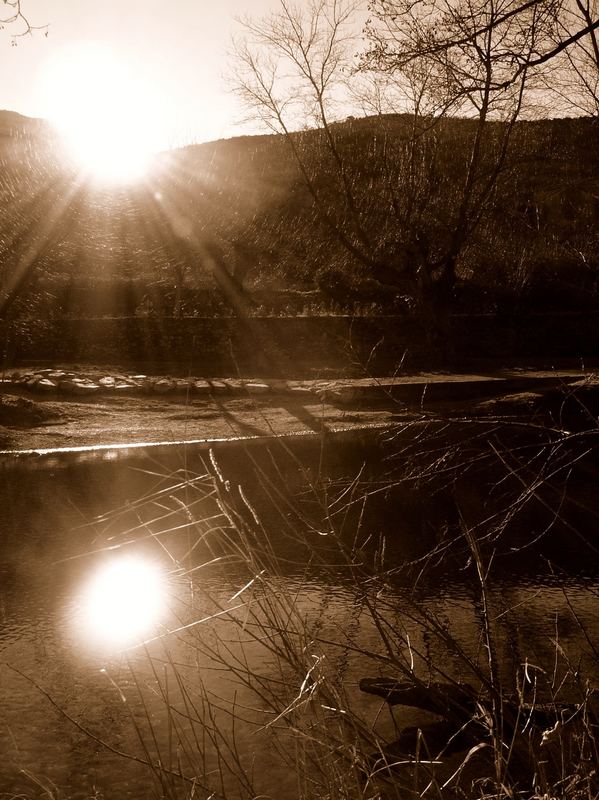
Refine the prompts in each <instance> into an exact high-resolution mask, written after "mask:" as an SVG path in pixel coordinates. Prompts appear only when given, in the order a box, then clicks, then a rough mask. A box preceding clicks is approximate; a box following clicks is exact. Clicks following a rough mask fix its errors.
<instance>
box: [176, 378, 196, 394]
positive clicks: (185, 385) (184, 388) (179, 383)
mask: <svg viewBox="0 0 599 800" xmlns="http://www.w3.org/2000/svg"><path fill="white" fill-rule="evenodd" d="M191 385H192V384H191V382H190V381H188V380H185V379H182V378H179V379H177V380H176V381H175V391H177V392H183V393H185V394H186V393H187V392H188V391H189V390H190V389H191Z"/></svg>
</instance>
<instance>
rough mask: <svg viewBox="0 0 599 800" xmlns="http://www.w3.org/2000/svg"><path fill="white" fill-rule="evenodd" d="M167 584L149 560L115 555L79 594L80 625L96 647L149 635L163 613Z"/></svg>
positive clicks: (110, 645) (126, 641) (117, 645)
mask: <svg viewBox="0 0 599 800" xmlns="http://www.w3.org/2000/svg"><path fill="white" fill-rule="evenodd" d="M165 605H166V583H165V579H164V576H163V574H162V571H161V570H160V568H159V567H158V565H157V564H155V563H154V562H152V561H149V560H147V559H145V558H142V557H139V556H123V557H120V558H119V557H116V558H113V559H112V560H110V561H107V562H106V563H105V564H103V565H102V566H101V567H100V568H99V569H98V570H97V571H96V572H95V573H94V574H93V576H92V577H91V579H90V580H89V582H88V583H87V584H86V585H85V587H84V589H83V591H82V593H81V596H80V612H81V613H80V624H81V626H82V628H83V629H84V630H85V632H86V634H87V637H88V638H89V639H90V641H93V642H94V643H95V644H97V645H98V646H108V647H119V646H124V647H126V646H127V645H130V644H132V643H134V642H136V641H139V640H140V639H142V638H143V637H144V636H146V635H147V634H149V633H150V632H151V631H152V630H154V629H155V628H156V626H157V625H158V623H159V621H160V618H161V617H162V616H163V614H164V612H165Z"/></svg>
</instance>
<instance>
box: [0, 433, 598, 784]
mask: <svg viewBox="0 0 599 800" xmlns="http://www.w3.org/2000/svg"><path fill="white" fill-rule="evenodd" d="M485 441H487V440H485ZM437 447H438V442H437V443H436V444H435V445H434V446H433V447H430V448H429V449H428V451H427V459H425V461H426V463H425V464H424V462H422V460H421V472H420V473H419V475H418V476H416V477H415V475H414V474H409V470H408V472H407V473H406V470H405V464H404V465H403V466H401V467H400V465H401V462H402V460H403V459H404V457H405V455H406V453H405V452H404V451H405V448H404V447H403V445H402V446H400V445H399V444H398V443H397V441H394V440H391V441H390V440H389V437H387V439H385V437H381V435H380V434H375V433H371V434H369V436H367V437H365V436H362V437H358V436H356V435H355V434H354V435H351V436H346V437H338V438H337V439H334V440H331V441H328V442H327V443H326V444H323V442H322V441H320V440H319V439H318V437H314V439H312V440H310V441H305V442H300V443H289V442H281V443H277V444H276V445H272V446H266V445H264V444H257V445H255V446H251V447H247V446H242V445H239V446H238V447H237V448H231V447H229V448H223V449H221V450H219V448H218V447H216V448H213V450H212V451H208V450H207V449H206V448H199V449H196V450H193V449H184V448H179V449H177V451H176V452H174V453H170V454H165V453H161V454H160V456H157V455H151V454H143V453H139V454H137V455H136V456H135V458H121V459H116V460H111V459H110V457H106V454H105V457H104V458H103V460H101V461H93V462H90V463H76V462H74V461H73V460H69V459H63V460H59V461H57V460H56V459H45V460H44V459H35V460H34V459H31V460H29V461H19V462H16V463H12V462H9V463H5V464H4V468H3V471H2V474H1V475H0V481H1V493H2V504H3V505H2V507H3V509H4V510H3V515H2V532H1V536H0V707H1V709H2V714H1V717H0V797H3V796H11V797H12V796H19V797H32V798H33V797H42V796H44V797H47V796H52V797H61V798H62V797H64V798H77V799H79V798H92V797H95V798H141V797H144V798H145V797H163V796H165V797H188V796H190V793H191V792H192V791H195V792H196V795H195V796H198V797H204V796H205V797H208V796H210V793H211V792H213V791H214V792H215V794H214V796H215V797H216V796H219V795H222V794H226V795H228V796H231V797H251V796H253V795H254V794H256V795H257V794H259V793H263V795H264V796H270V797H294V796H298V795H301V794H303V795H306V796H308V795H310V792H311V794H312V796H315V797H316V796H319V794H320V796H324V788H322V787H324V786H325V785H326V782H327V781H329V782H332V783H338V782H339V781H341V780H342V775H341V773H342V772H343V769H341V768H340V767H339V769H340V774H339V775H337V776H335V775H331V774H329V775H326V774H322V773H326V770H327V769H330V766H329V767H327V768H325V769H324V770H321V769H320V768H319V766H318V762H319V759H322V745H321V744H318V743H317V742H316V740H317V739H318V736H317V735H316V733H315V732H318V731H321V732H322V731H327V735H329V736H330V735H332V733H331V731H332V730H333V729H334V731H335V732H337V733H338V732H339V730H341V727H342V726H343V724H344V720H345V719H347V718H349V717H350V716H351V718H352V719H353V720H359V721H360V725H361V726H363V728H364V731H366V734H365V737H364V736H363V735H362V733H361V734H360V735H361V736H362V739H360V741H362V740H364V738H366V739H368V736H370V737H371V738H372V739H373V740H376V741H385V740H387V741H388V740H389V739H392V738H393V731H394V729H395V726H397V725H399V726H400V727H402V726H404V725H410V724H414V723H416V722H419V719H420V717H419V716H418V715H419V714H420V712H417V711H414V710H412V711H410V710H406V709H404V710H400V711H399V712H398V713H397V714H396V716H395V719H392V718H391V715H390V714H388V713H381V703H380V702H379V701H377V700H376V699H375V698H372V697H370V696H368V695H365V694H363V693H361V692H360V691H359V689H358V682H359V680H360V678H363V677H366V676H377V675H387V676H391V677H393V676H396V675H397V671H398V669H399V667H400V665H402V664H403V665H404V666H405V665H408V668H409V669H413V670H414V672H415V673H416V674H417V675H418V676H419V677H420V678H422V679H423V680H425V681H426V680H427V678H428V677H433V678H435V679H439V675H441V676H443V677H445V678H450V679H458V680H463V681H468V682H469V683H471V684H473V685H477V680H478V678H477V675H479V673H477V672H476V670H482V671H483V672H484V670H485V668H486V667H485V665H486V663H487V660H488V652H487V650H486V649H485V638H484V631H485V627H484V618H485V616H484V614H483V605H484V604H483V602H482V601H483V599H484V603H485V604H486V608H487V618H490V619H491V627H492V635H493V642H494V647H495V655H496V658H497V661H498V669H499V671H500V673H501V676H502V678H503V680H504V681H505V685H506V686H508V685H509V684H510V682H511V683H512V684H513V681H514V680H517V679H518V676H519V677H520V679H521V678H522V675H523V674H524V669H525V668H524V666H523V665H527V666H526V671H527V675H528V677H530V675H534V676H535V677H534V680H535V681H537V679H538V684H537V683H535V685H538V690H539V691H540V692H542V691H546V692H547V691H549V692H553V693H555V694H557V695H559V696H560V697H563V698H565V699H569V700H575V699H576V697H575V696H574V694H573V693H574V691H575V687H572V686H571V685H570V683H571V682H569V681H568V680H567V675H568V674H569V672H571V671H572V670H571V668H572V665H573V664H574V665H575V666H576V670H578V672H579V674H580V675H584V676H585V679H586V678H589V679H591V680H593V679H596V678H597V677H598V676H597V672H598V667H597V663H596V657H595V652H594V650H593V647H594V643H595V642H597V641H599V615H597V608H598V606H597V596H598V592H599V580H598V578H597V572H596V553H595V552H594V550H593V547H592V544H591V546H590V549H587V544H588V539H589V535H590V534H589V529H588V525H589V519H592V518H593V515H594V513H595V510H596V506H595V505H594V504H593V499H592V498H593V485H594V480H593V474H594V473H593V471H592V470H591V469H589V464H588V463H587V465H586V472H585V471H584V470H583V471H581V472H580V474H578V473H577V475H578V477H577V483H576V491H575V492H574V495H575V500H576V502H575V503H574V504H573V509H572V513H571V515H570V517H568V518H565V519H562V516H564V515H560V520H559V524H557V522H556V520H557V516H558V515H557V514H556V513H555V506H554V505H552V504H551V502H550V500H548V499H547V497H545V496H542V497H541V496H539V497H537V502H536V504H535V503H534V502H533V504H532V505H531V502H530V501H529V499H526V498H524V499H522V492H521V491H520V490H519V489H518V486H519V484H518V481H515V483H514V486H511V488H510V485H508V484H509V481H508V480H507V478H506V477H505V475H504V477H503V478H500V477H498V474H497V473H496V472H493V475H492V476H491V473H488V474H487V473H485V472H484V469H483V471H482V472H479V473H477V480H478V481H479V483H478V484H476V483H475V482H473V479H472V478H469V479H468V480H466V481H462V482H460V480H459V476H460V472H462V471H463V470H461V469H460V468H459V465H457V471H456V470H454V472H453V473H452V475H451V478H447V479H445V478H443V479H441V480H439V477H440V476H443V475H444V474H445V470H446V467H447V459H446V458H445V460H443V459H441V461H439V455H438V453H437ZM402 454H403V455H402ZM420 455H422V452H420ZM553 457H555V458H556V459H559V456H555V455H554V454H553ZM469 459H470V461H469V463H475V461H476V459H473V457H472V453H470V454H469ZM533 461H534V459H532V457H531V459H528V461H527V463H528V464H530V463H532V462H533ZM583 461H584V459H583V458H582V457H581V458H580V459H579V460H578V462H577V464H578V465H580V464H582V462H583ZM587 462H588V458H587ZM544 463H545V464H546V463H547V462H544ZM422 464H424V466H422ZM454 466H455V465H454ZM533 466H534V464H533ZM431 467H433V469H432V472H434V473H435V475H436V478H437V480H436V482H435V481H434V480H433V479H432V478H431V477H430V475H431ZM558 472H559V470H558ZM571 472H572V467H570V473H568V476H569V479H570V478H571ZM537 474H538V471H537ZM406 475H407V477H406ZM510 475H512V477H513V471H512V472H510ZM560 475H561V473H559V474H558V475H557V491H558V495H557V496H558V497H559V491H560V487H562V488H563V480H562V479H563V475H562V476H561V477H560ZM425 476H426V479H425ZM456 476H457V477H456ZM489 481H491V482H493V485H494V487H495V489H494V492H495V495H496V496H495V499H494V502H493V503H490V502H489V486H490V483H489ZM502 481H503V483H502ZM560 481H561V483H560ZM514 487H515V488H514ZM554 488H555V487H554ZM509 491H513V492H515V493H516V494H515V495H514V496H512V495H510V494H509ZM529 494H530V491H529ZM532 494H533V495H534V494H535V493H534V492H532ZM456 497H457V500H456ZM514 497H517V499H518V503H520V505H517V504H516V506H514V504H513V502H511V501H513V499H514ZM589 497H590V498H591V499H590V500H589ZM458 500H459V502H458ZM557 505H558V506H559V508H560V509H561V508H562V507H563V505H564V501H563V495H562V496H561V500H558V501H557ZM510 507H511V508H512V510H513V509H514V507H517V512H518V513H515V512H514V513H513V517H514V519H507V517H506V514H503V516H501V517H500V516H499V515H498V513H497V509H506V508H510ZM581 509H582V510H581ZM489 519H490V520H492V524H489V525H487V527H484V526H482V523H481V520H482V521H483V522H484V521H488V520H489ZM464 526H466V528H467V529H468V530H470V529H472V530H474V531H475V532H476V539H477V541H479V542H480V547H479V549H478V550H476V551H475V550H472V548H470V550H468V547H465V545H464V540H463V539H462V538H460V536H458V532H459V531H460V530H462V532H463V530H464ZM524 529H525V536H522V531H523V530H524ZM514 537H515V538H514ZM552 537H553V538H552ZM475 552H477V553H478V555H479V556H480V559H481V560H482V562H484V563H485V564H486V566H487V567H490V566H491V564H492V565H493V569H489V576H488V580H486V582H485V595H484V598H483V596H482V593H481V584H480V581H478V580H477V579H476V569H475V562H476V558H475V557H474V553H475ZM556 553H559V554H560V556H561V557H560V558H556V557H555V554H556ZM430 554H432V555H430ZM427 555H428V557H427ZM496 563H498V564H500V566H499V568H497V569H496V568H495V564H496ZM479 677H480V676H479ZM565 678H566V679H565ZM531 685H532V679H531ZM560 693H561V694H560ZM350 727H351V726H350ZM355 727H356V726H355V725H354V727H353V728H352V731H353V733H351V735H350V734H344V736H345V735H347V736H350V738H351V736H355V735H356V734H355ZM307 731H310V732H311V734H310V736H312V735H313V738H314V740H315V742H312V741H311V739H310V737H309V736H307V735H306V732H307ZM298 737H299V742H300V744H299V745H298ZM344 742H345V743H346V744H347V743H348V742H349V739H344ZM350 744H351V743H350ZM143 762H151V763H152V764H153V765H154V766H153V767H149V766H148V765H147V763H143ZM158 764H159V765H160V766H159V767H158V766H157V765H158ZM344 769H345V768H344ZM175 773H182V774H184V775H185V776H186V779H187V780H186V781H183V780H180V779H179V778H178V777H175ZM298 775H299V776H301V777H300V778H299V779H298ZM194 778H195V780H196V783H195V784H194ZM310 781H312V782H313V784H314V785H313V786H312V788H310V786H309V785H308V784H309V783H310ZM318 786H320V789H318V788H314V787H318ZM308 789H310V791H308Z"/></svg>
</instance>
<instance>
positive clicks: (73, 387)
mask: <svg viewBox="0 0 599 800" xmlns="http://www.w3.org/2000/svg"><path fill="white" fill-rule="evenodd" d="M58 388H59V390H60V391H61V392H65V394H77V395H88V394H95V393H96V392H99V391H100V387H99V386H98V384H97V383H93V381H89V380H87V379H85V378H68V379H67V380H64V381H60V383H59V384H58Z"/></svg>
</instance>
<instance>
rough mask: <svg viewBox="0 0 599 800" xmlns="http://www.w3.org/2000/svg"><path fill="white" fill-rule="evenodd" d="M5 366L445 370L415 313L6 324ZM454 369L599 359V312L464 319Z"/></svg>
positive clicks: (224, 371) (455, 322)
mask: <svg viewBox="0 0 599 800" xmlns="http://www.w3.org/2000/svg"><path fill="white" fill-rule="evenodd" d="M0 336H1V343H2V352H3V363H4V365H5V366H13V365H18V364H21V363H24V362H28V361H29V362H30V361H48V362H53V363H57V362H70V363H77V362H80V363H113V364H114V363H129V364H142V363H143V364H146V365H157V366H158V365H165V364H177V363H178V364H182V365H185V366H186V367H193V369H194V371H195V373H196V374H204V375H208V374H212V375H233V374H236V373H241V374H246V375H247V374H250V375H251V374H263V375H264V376H267V375H270V376H277V375H284V376H289V377H294V376H295V377H303V376H306V377H309V376H311V375H314V373H315V372H321V373H322V374H326V373H327V371H335V372H339V373H344V374H352V373H356V374H359V373H363V371H364V365H365V364H367V363H368V365H369V370H370V372H371V373H372V374H380V375H382V374H385V373H390V372H393V370H394V369H395V368H396V367H397V365H398V363H399V362H400V361H401V360H402V359H403V360H404V362H403V363H404V366H405V367H409V368H412V369H426V368H427V367H429V366H434V365H435V364H437V363H438V361H439V359H438V353H434V352H431V348H430V346H429V345H428V343H427V336H426V331H424V330H423V329H422V326H421V325H420V324H419V322H418V321H417V320H416V319H414V318H413V317H410V316H408V315H404V316H386V317H354V318H350V317H344V316H338V317H290V318H284V317H252V318H247V319H236V318H223V317H220V318H208V317H185V318H181V319H174V318H162V319H159V318H153V317H122V318H93V319H67V318H57V319H54V320H50V321H42V320H39V321H38V320H33V321H32V320H28V321H18V322H13V323H5V324H4V325H2V326H1V327H0ZM450 339H451V341H452V346H453V351H454V354H455V359H456V364H459V363H461V362H464V361H465V360H469V359H484V358H492V359H494V360H495V359H504V360H505V361H506V362H510V361H514V360H515V359H518V358H527V357H531V358H558V357H573V358H574V357H575V358H582V357H587V358H588V357H592V356H599V313H585V314H544V315H529V316H526V317H524V316H509V315H502V316H494V315H456V316H454V317H452V319H451V333H450Z"/></svg>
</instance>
